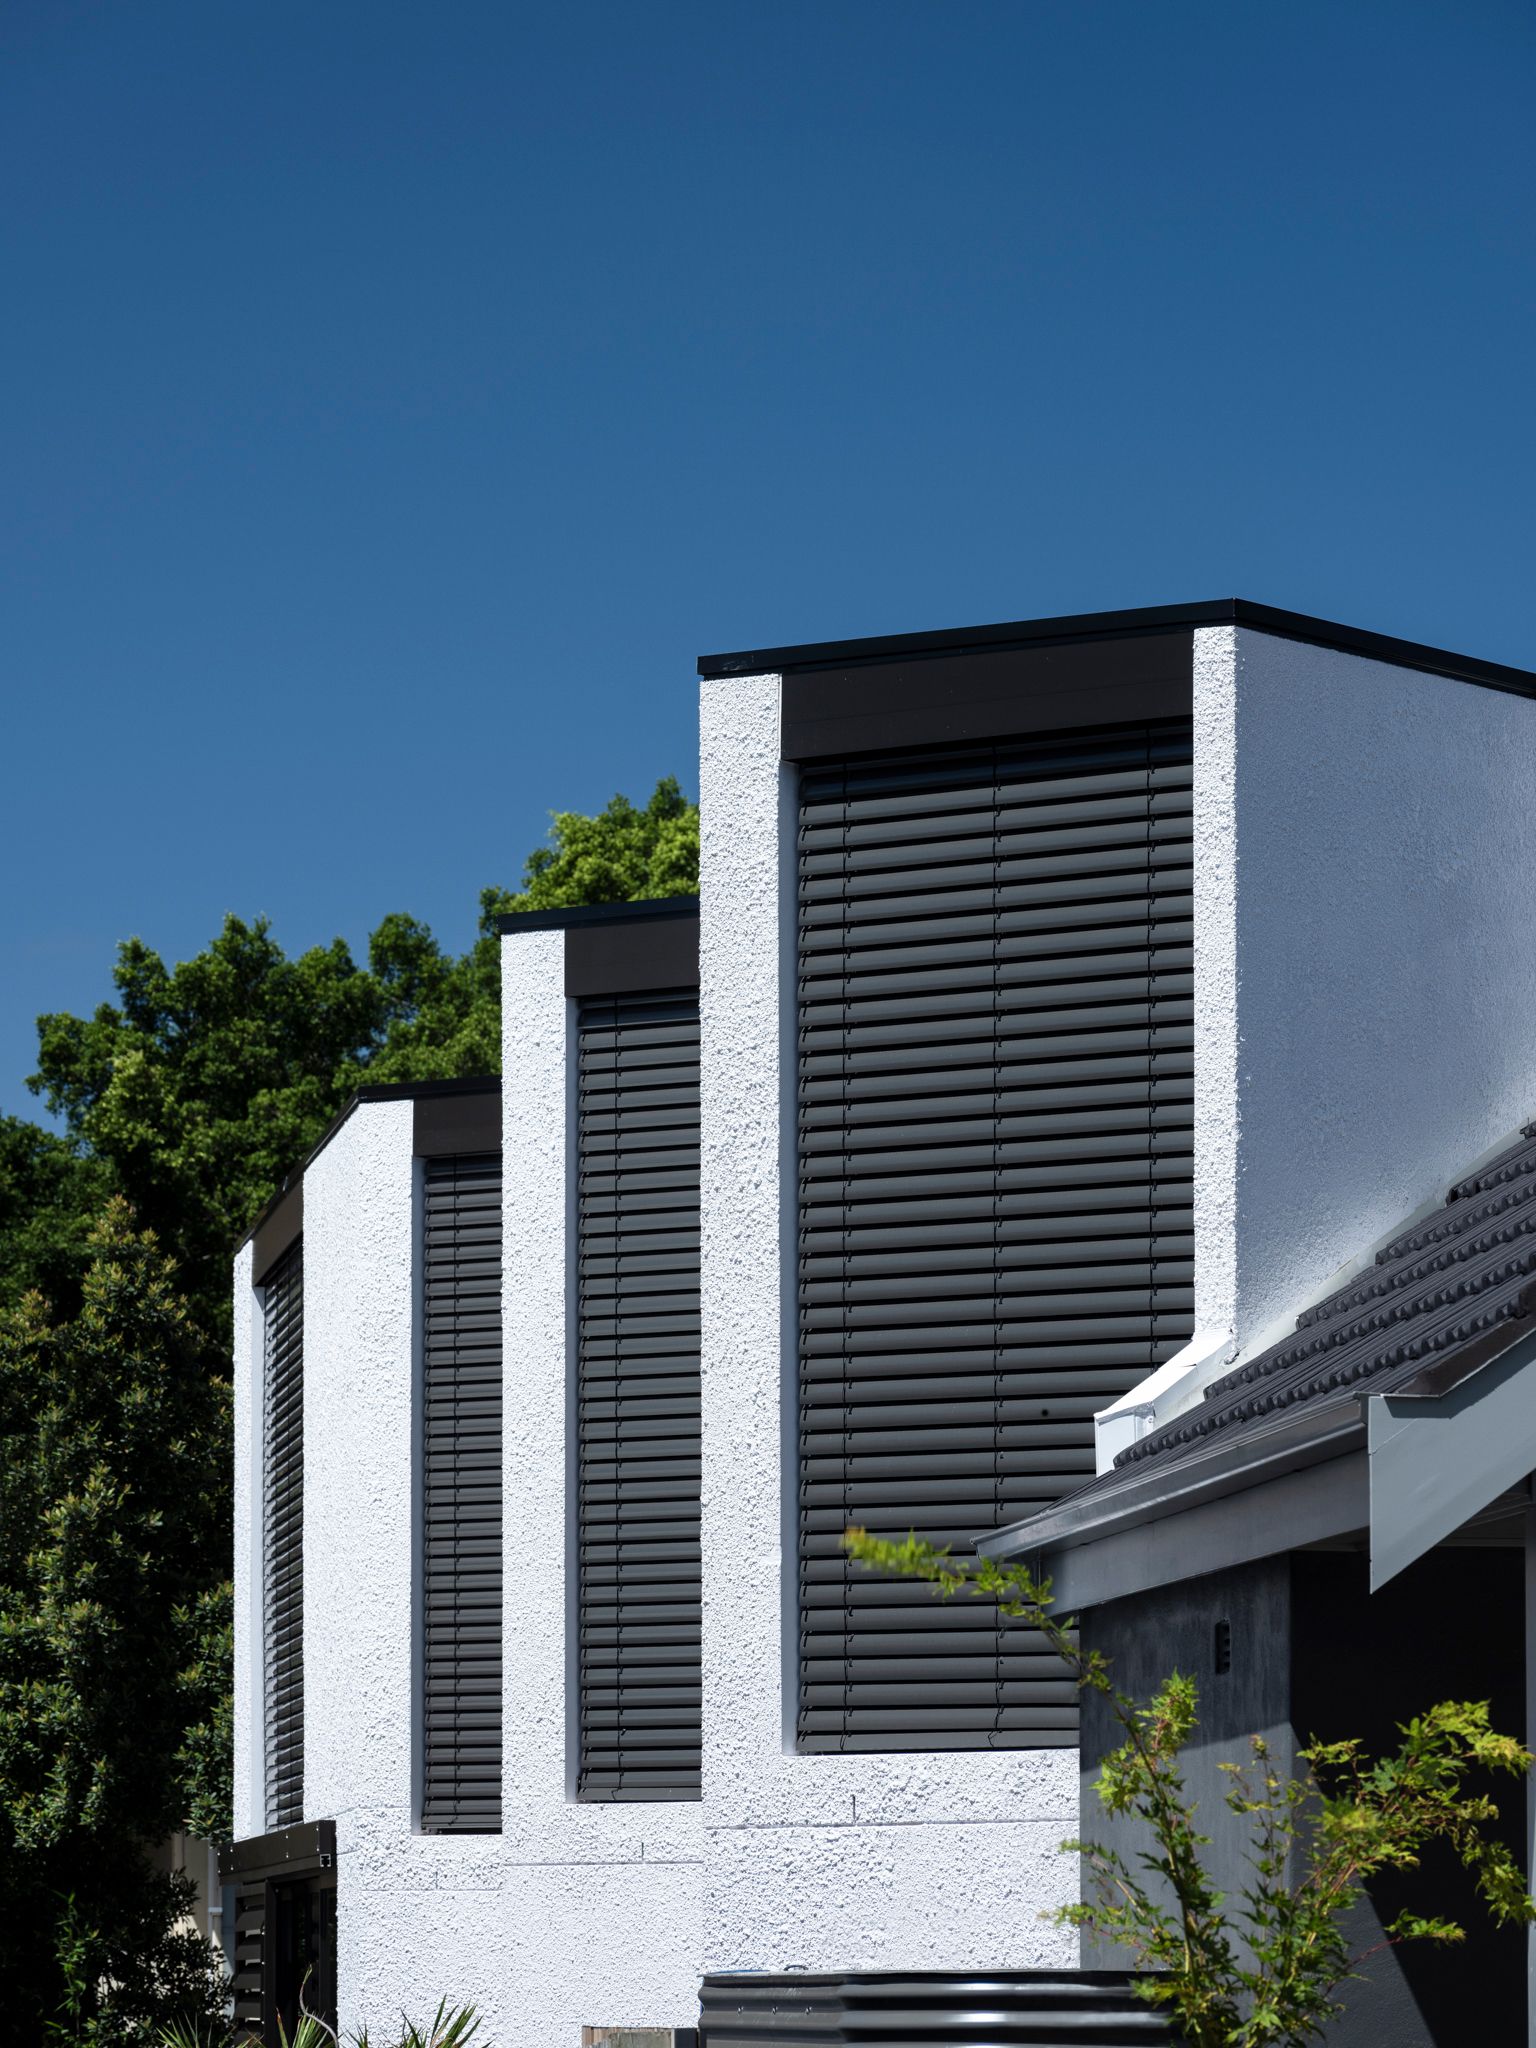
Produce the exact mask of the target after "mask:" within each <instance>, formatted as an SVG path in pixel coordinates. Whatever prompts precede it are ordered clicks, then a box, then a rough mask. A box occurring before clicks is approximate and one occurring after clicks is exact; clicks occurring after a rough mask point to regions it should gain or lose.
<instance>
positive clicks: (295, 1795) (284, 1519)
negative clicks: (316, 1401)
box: [262, 1238, 304, 1828]
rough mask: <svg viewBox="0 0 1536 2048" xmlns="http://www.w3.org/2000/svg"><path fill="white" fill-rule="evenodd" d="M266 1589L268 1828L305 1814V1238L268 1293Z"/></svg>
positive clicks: (271, 1278) (280, 1266)
mask: <svg viewBox="0 0 1536 2048" xmlns="http://www.w3.org/2000/svg"><path fill="white" fill-rule="evenodd" d="M262 1335H263V1345H262V1353H263V1357H262V1400H263V1439H264V1445H265V1452H264V1462H263V1488H262V1492H263V1501H262V1521H263V1538H264V1540H263V1550H264V1552H265V1555H264V1558H263V1586H262V1638H263V1658H264V1671H265V1679H264V1691H265V1698H266V1716H265V1719H266V1726H265V1731H264V1752H265V1771H266V1787H267V1790H266V1803H267V1826H268V1827H270V1828H284V1827H288V1826H290V1825H291V1824H292V1823H293V1822H295V1821H298V1820H302V1819H303V1817H304V1812H303V1808H304V1245H303V1240H302V1238H298V1239H295V1241H294V1243H293V1244H292V1245H291V1246H290V1247H289V1249H288V1250H287V1251H286V1252H284V1254H283V1256H282V1258H281V1259H280V1260H279V1261H278V1263H277V1264H276V1265H275V1266H274V1267H273V1268H272V1270H271V1272H270V1273H268V1275H267V1277H266V1281H265V1283H264V1286H263V1290H262Z"/></svg>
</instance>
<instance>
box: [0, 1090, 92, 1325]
mask: <svg viewBox="0 0 1536 2048" xmlns="http://www.w3.org/2000/svg"><path fill="white" fill-rule="evenodd" d="M110 1186H111V1172H110V1169H109V1168H108V1167H107V1166H106V1165H105V1163H104V1162H103V1161H101V1160H98V1159H94V1158H92V1157H91V1156H90V1154H89V1153H87V1152H86V1151H85V1149H84V1147H83V1146H81V1145H80V1144H79V1142H78V1141H76V1140H74V1139H70V1138H60V1137H58V1136H56V1135H55V1133H54V1132H52V1131H45V1130H43V1129H41V1128H40V1126H38V1125H37V1124H33V1123H28V1122H27V1121H26V1120H25V1118H23V1117H16V1116H0V1306H4V1307H14V1306H15V1304H16V1303H17V1302H19V1301H20V1299H21V1297H22V1295H23V1294H25V1293H26V1292H27V1291H28V1290H29V1289H30V1288H33V1287H37V1288H40V1289H41V1290H42V1291H43V1293H44V1294H46V1295H47V1296H48V1298H49V1300H50V1301H53V1302H56V1303H58V1305H59V1307H60V1308H61V1309H66V1308H69V1307H72V1306H73V1305H74V1302H73V1301H72V1299H71V1296H72V1293H74V1292H75V1291H77V1290H78V1285H79V1271H80V1254H81V1252H82V1250H83V1249H84V1246H85V1240H86V1237H87V1235H88V1233H89V1231H90V1227H91V1221H92V1219H93V1218H94V1217H95V1216H96V1215H97V1214H98V1212H99V1211H100V1208H101V1205H102V1203H103V1202H104V1201H105V1200H106V1198H107V1194H108V1192H109V1190H110Z"/></svg>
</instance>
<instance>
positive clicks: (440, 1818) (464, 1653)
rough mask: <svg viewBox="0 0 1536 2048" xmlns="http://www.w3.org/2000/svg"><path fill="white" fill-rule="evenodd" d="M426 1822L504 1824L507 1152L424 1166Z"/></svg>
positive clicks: (445, 1826) (449, 1826)
mask: <svg viewBox="0 0 1536 2048" xmlns="http://www.w3.org/2000/svg"><path fill="white" fill-rule="evenodd" d="M422 1164H423V1179H424V1188H425V1198H424V1199H425V1216H424V1233H423V1234H424V1239H425V1248H426V1256H425V1263H424V1271H423V1280H422V1310H423V1316H424V1319H425V1333H424V1343H423V1378H424V1386H423V1442H422V1474H423V1487H424V1499H423V1530H424V1539H425V1557H424V1559H423V1570H422V1589H423V1590H422V1624H423V1627H422V1634H423V1674H422V1723H423V1730H424V1739H425V1755H424V1757H423V1760H422V1807H421V1824H422V1827H423V1828H424V1829H426V1830H427V1831H428V1832H429V1833H434V1834H446V1833H457V1834H485V1833H494V1832H495V1831H496V1830H497V1829H498V1828H499V1827H500V1826H501V1158H500V1155H499V1154H498V1153H494V1152H487V1153H477V1154H475V1155H473V1156H468V1155H466V1156H461V1157H456V1158H447V1159H427V1160H424V1161H423V1163H422Z"/></svg>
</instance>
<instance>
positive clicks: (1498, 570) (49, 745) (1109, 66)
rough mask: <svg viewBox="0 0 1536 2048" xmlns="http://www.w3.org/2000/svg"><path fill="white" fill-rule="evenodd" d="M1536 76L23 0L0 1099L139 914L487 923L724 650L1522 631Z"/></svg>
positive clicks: (1214, 8)
mask: <svg viewBox="0 0 1536 2048" xmlns="http://www.w3.org/2000/svg"><path fill="white" fill-rule="evenodd" d="M1533 88H1536V15H1533V13H1532V11H1531V9H1530V8H1529V7H1528V6H1526V5H1524V4H1499V0H1480V4H1479V5H1477V6H1476V7H1467V6H1465V5H1461V6H1454V5H1450V4H1447V5H1433V6H1432V5H1422V4H1420V5H1414V4H1411V0H1395V4H1369V0H1350V4H1344V5H1339V4H1338V0H1329V4H1323V5H1317V4H1287V5H1285V6H1283V7H1282V6H1278V5H1270V6H1257V5H1255V6H1234V5H1232V4H1231V0H1223V4H1220V5H1183V4H1179V0H1164V4H1162V5H1158V6H1149V5H1147V4H1145V0H1092V4H1089V0H1079V4H1076V5H1065V4H1053V5H1036V4H1030V0H1008V4H1000V5H992V4H971V0H927V4H922V5H914V4H908V0H814V4H803V0H772V4H771V5H770V4H766V0H759V4H756V5H748V4H745V0H742V4H738V0H727V4H724V5H722V4H720V0H714V4H712V5H702V4H701V5H691V4H690V5H682V4H672V0H650V4H649V5H647V6H644V7H636V6H634V5H622V6H621V5H616V4H615V5H600V6H594V5H582V4H579V0H578V4H570V0H567V4H565V5H562V6H560V7H559V8H554V7H533V6H523V5H516V4H509V0H495V4H482V0H455V4H454V5H453V6H452V7H428V6H426V5H424V4H421V0H417V4H415V5H410V6H404V5H398V4H391V0H367V4H353V0H322V4H321V5H319V6H316V5H314V4H313V0H306V4H304V5H302V6H300V5H295V4H287V0H266V4H263V5H261V6H256V5H253V4H235V0H215V4H211V5H210V4H209V0H196V4H187V5H179V4H157V0H144V4H139V5H135V6H132V7H101V6H99V5H83V4H71V0H11V4H10V5H9V6H8V7H7V8H6V9H5V10H4V13H3V15H0V192H3V194H4V198H3V201H0V277H3V279H4V317H3V319H0V477H3V486H0V519H3V521H4V532H3V536H0V542H3V544H0V621H3V623H0V663H3V671H0V674H3V681H4V689H3V693H0V702H3V707H4V728H3V736H0V744H3V747H4V759H5V764H6V765H5V776H4V802H3V805H0V832H3V834H4V842H5V844H4V855H5V875H6V881H7V886H6V888H5V891H4V897H3V903H0V960H3V961H4V962H5V973H4V977H3V983H0V987H3V1002H0V1108H3V1109H10V1110H19V1111H23V1112H25V1113H29V1114H35V1113H37V1111H36V1105H35V1102H34V1099H33V1098H32V1097H30V1096H29V1095H28V1094H27V1092H26V1090H25V1088H24V1086H23V1079H24V1076H25V1075H26V1074H27V1072H28V1071H30V1067H31V1063H32V1056H33V1052H34V1049H35V1034H34V1030H33V1018H34V1016H35V1015H36V1013H37V1012H38V1011H40V1010H45V1009H76V1010H79V1009H85V1008H88V1007H90V1006H92V1005H93V1004H94V1003H96V1002H97V1001H100V1000H102V999H103V998H105V997H107V996H108V995H109V994H110V969H111V963H112V958H113V949H114V946H115V944H116V942H117V940H119V939H120V938H122V937H124V936H126V935H128V934H130V933H137V934H139V935H141V936H142V937H143V938H144V939H145V940H146V941H148V942H149V943H150V944H152V945H154V946H156V947H158V948H159V949H160V950H161V951H163V952H164V953H166V954H167V955H168V956H170V957H176V958H179V957H182V956H183V955H185V954H187V953H191V952H195V951H197V950H198V949H199V948H200V947H201V946H202V945H204V944H205V943H206V942H207V940H208V939H209V938H210V937H211V936H212V935H213V933H214V932H215V931H216V929H217V928H218V925H219V923H220V921H221V919H222V917H223V915H224V913H225V911H226V910H235V911H238V912H240V913H241V914H243V915H245V916H253V915H255V914H256V913H258V912H265V913H267V914H269V915H270V916H271V918H272V919H273V922H274V926H275V929H276V932H277V935H278V936H279V938H280V939H281V940H282V941H283V942H284V943H285V944H286V945H287V946H288V947H289V948H290V949H297V948H300V947H303V946H306V945H309V944H312V943H315V942H316V941H321V940H325V939H328V938H330V937H331V936H332V935H333V934H335V933H337V932H340V933H342V934H344V935H345V936H346V937H347V938H348V939H349V940H350V941H351V942H352V943H353V944H354V945H355V946H360V945H361V944H362V943H363V941H364V940H365V938H366V934H367V932H368V930H369V929H370V927H371V926H372V925H374V924H375V923H376V922H377V921H378V919H379V918H380V917H381V916H382V915H383V914H384V913H385V912H386V911H389V910H393V909H406V910H410V911H413V912H414V913H416V914H417V915H418V916H421V917H425V918H427V919H428V920H429V921H430V922H431V923H432V924H433V925H434V927H435V928H436V929H437V930H438V931H439V933H440V935H441V936H442V938H443V939H444V940H445V941H447V942H449V943H451V944H453V945H454V946H462V945H463V944H465V943H467V941H468V939H469V937H470V935H471V933H472V930H473V922H474V913H475V898H476V893H477V891H478V890H479V888H480V886H481V885H482V884H483V883H486V882H492V881H494V882H498V883H511V882H514V881H515V880H516V878H517V876H518V874H519V871H520V868H521V864H522V860H523V858H524V856H525V855H526V853H527V851H528V850H529V848H530V847H531V846H532V845H533V844H534V843H535V842H536V841H537V840H538V839H539V838H540V836H541V834H542V832H543V830H544V828H545V822H546V817H545V814H546V813H547V812H548V811H549V810H550V809H552V808H557V807H558V808H567V807H575V808H581V809H591V808H594V807H596V806H599V805H601V804H602V803H603V802H605V801H606V799H607V798H608V797H609V795H611V794H612V792H613V791H614V790H616V789H623V790H625V791H628V792H631V793H633V794H635V795H636V796H643V795H644V794H645V793H646V792H647V791H648V790H649V789H650V787H651V786H652V784H653V783H654V782H655V780H656V778H657V777H658V776H659V775H662V774H665V773H667V772H674V771H675V772H676V773H678V774H679V775H680V776H681V777H682V778H683V780H684V782H685V784H687V785H688V786H689V787H690V788H692V787H693V786H694V785H693V761H694V756H695V743H696V719H695V699H694V685H693V674H692V663H693V657H694V656H695V654H697V653H699V652H700V651H715V650H718V649H721V648H728V647H738V646H751V645H753V644H763V643H768V642H780V641H788V640H802V639H822V638H830V637H835V636H838V635H843V634H857V633H871V632H895V631H903V630H909V629H919V628H925V627H936V626H946V625H957V624H964V623H970V622H974V621H979V620H987V619H1006V618H1021V617H1029V616H1032V615H1036V614H1042V613H1052V612H1063V611H1077V610H1085V609H1091V608H1094V607H1099V606H1119V605H1136V604H1144V603H1162V602H1173V601H1178V600H1183V599H1187V598H1192V597H1210V596H1223V595H1232V594H1241V595H1244V596H1249V597H1253V598H1257V599H1259V600H1262V601H1264V602H1268V603H1273V604H1280V605H1288V606H1293V607H1296V608H1298V609H1301V610H1306V611H1313V612H1317V613H1321V614H1323V615H1324V616H1328V617H1335V618H1342V619H1346V620H1349V621H1351V622H1353V623H1356V624H1359V625H1363V626H1368V627H1372V628H1375V629H1377V630H1381V631H1385V632H1392V633H1401V634H1405V635H1408V636H1410V637H1413V638H1418V639H1424V640H1429V641H1434V642H1439V643H1442V644H1445V645H1449V646H1452V647H1456V648H1460V649H1463V650H1465V651H1467V652H1470V653H1475V654H1480V655H1485V656H1489V657H1493V658H1497V659H1500V660H1504V661H1509V662H1516V663H1520V664H1524V665H1530V666H1533V667H1536V612H1533V606H1532V600H1531V587H1530V586H1531V568H1532V561H1533V543H1536V493H1533V476H1536V462H1533V456H1536V427H1533V405H1532V385H1533V376H1532V363H1533V337H1536V320H1533V314H1536V206H1533V201H1536V189H1533V188H1536V122H1533V121H1532V119H1531V106H1532V100H1533ZM1533 801H1536V792H1533Z"/></svg>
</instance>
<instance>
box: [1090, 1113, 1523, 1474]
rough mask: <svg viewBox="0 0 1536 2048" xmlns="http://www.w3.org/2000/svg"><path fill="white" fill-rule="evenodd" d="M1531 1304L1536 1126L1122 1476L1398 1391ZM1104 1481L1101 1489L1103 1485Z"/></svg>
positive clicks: (1129, 1454) (1151, 1443)
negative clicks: (1322, 1403) (1313, 1409)
mask: <svg viewBox="0 0 1536 2048" xmlns="http://www.w3.org/2000/svg"><path fill="white" fill-rule="evenodd" d="M1533 1306H1536V1124H1531V1125H1527V1126H1526V1128H1525V1130H1524V1131H1522V1133H1521V1135H1520V1137H1519V1139H1518V1140H1517V1141H1516V1143H1514V1144H1513V1145H1511V1146H1509V1147H1508V1148H1507V1149H1506V1150H1505V1151H1503V1152H1501V1153H1499V1154H1498V1155H1497V1157H1496V1158H1494V1159H1492V1160H1490V1161H1489V1162H1488V1163H1487V1164H1486V1165H1485V1166H1483V1167H1481V1168H1480V1169H1479V1170H1478V1171H1477V1172H1476V1173H1475V1174H1472V1175H1470V1176H1469V1177H1468V1178H1466V1179H1465V1180H1462V1181H1459V1182H1458V1183H1457V1184H1456V1186H1454V1187H1453V1188H1452V1189H1451V1190H1450V1192H1449V1194H1448V1195H1447V1197H1446V1199H1445V1202H1444V1203H1443V1204H1442V1206H1441V1207H1440V1208H1439V1209H1437V1210H1436V1211H1435V1212H1434V1213H1433V1214H1432V1215H1429V1216H1427V1217H1424V1218H1422V1219H1421V1220H1420V1221H1419V1222H1417V1223H1415V1224H1413V1225H1412V1226H1411V1227H1410V1228H1408V1229H1406V1230H1403V1231H1402V1232H1400V1233H1399V1234H1398V1236H1397V1237H1395V1238H1393V1239H1392V1241H1391V1242H1390V1243H1389V1244H1387V1245H1385V1246H1384V1247H1383V1248H1382V1250H1381V1251H1380V1252H1378V1253H1377V1255H1376V1260H1375V1263H1374V1265H1373V1266H1371V1267H1369V1268H1368V1269H1367V1270H1366V1271H1365V1272H1363V1273H1358V1274H1356V1275H1355V1276H1354V1278H1353V1279H1351V1280H1349V1281H1348V1282H1347V1283H1346V1284H1345V1285H1344V1286H1343V1287H1341V1288H1339V1289H1338V1290H1337V1291H1336V1292H1335V1293H1333V1294H1331V1295H1329V1296H1328V1297H1327V1298H1326V1299H1325V1300H1323V1301H1320V1302H1317V1303H1316V1304H1315V1305H1314V1306H1313V1307H1311V1308H1309V1309H1307V1310H1305V1311H1304V1312H1303V1314H1302V1315H1301V1316H1299V1317H1298V1318H1297V1324H1296V1330H1295V1333H1294V1335H1292V1336H1290V1337H1287V1338H1285V1339H1283V1340H1282V1341H1281V1342H1280V1343H1278V1344H1274V1345H1271V1346H1270V1348H1269V1349H1268V1350H1267V1351H1263V1352H1260V1353H1259V1354H1258V1355H1257V1356H1256V1357H1254V1358H1250V1359H1248V1360H1246V1361H1245V1362H1244V1363H1243V1364H1242V1365H1240V1366H1237V1367H1236V1368H1235V1369H1234V1370H1233V1371H1232V1372H1229V1373H1227V1374H1226V1375H1225V1376H1224V1377H1223V1378H1222V1379H1219V1380H1217V1381H1216V1382H1215V1383H1214V1384H1213V1385H1212V1386H1211V1387H1209V1388H1207V1390H1206V1394H1205V1398H1204V1399H1203V1400H1202V1401H1201V1403H1200V1405H1199V1406H1198V1407H1197V1408H1192V1409H1190V1410H1189V1411H1188V1413H1186V1414H1184V1415H1181V1416H1179V1417H1178V1418H1177V1420H1175V1421H1173V1422H1171V1423H1169V1424H1167V1425H1166V1427H1164V1428H1162V1429H1160V1430H1156V1431H1154V1432H1153V1434H1152V1435H1150V1436H1146V1437H1143V1438H1142V1439H1141V1441H1140V1442H1139V1443H1136V1444H1133V1445H1132V1446H1131V1447H1130V1448H1129V1449H1128V1450H1125V1451H1122V1452H1121V1454H1120V1456H1119V1457H1118V1458H1117V1459H1116V1461H1115V1464H1116V1469H1117V1471H1123V1470H1125V1469H1126V1468H1128V1467H1135V1466H1142V1465H1145V1464H1147V1463H1148V1462H1149V1461H1151V1460H1157V1461H1159V1462H1160V1463H1161V1462H1172V1461H1174V1460H1176V1459H1178V1458H1180V1457H1182V1456H1187V1455H1189V1454H1191V1453H1192V1452H1194V1451H1196V1450H1199V1449H1205V1448H1208V1447H1210V1446H1211V1445H1212V1444H1213V1442H1215V1441H1216V1440H1219V1439H1220V1438H1221V1437H1222V1436H1223V1435H1224V1434H1226V1433H1228V1432H1235V1431H1239V1430H1242V1429H1243V1428H1244V1427H1246V1426H1248V1425H1250V1424H1253V1423H1256V1422H1259V1421H1261V1420H1263V1419H1265V1418H1269V1417H1274V1416H1276V1415H1279V1414H1281V1413H1282V1412H1284V1411H1286V1410H1292V1409H1298V1408H1300V1407H1301V1406H1302V1405H1303V1404H1305V1403H1309V1402H1313V1401H1319V1400H1322V1399H1326V1398H1332V1397H1336V1396H1337V1395H1338V1394H1340V1393H1341V1392H1345V1391H1350V1392H1358V1393H1364V1392H1370V1393H1388V1392H1391V1391H1392V1390H1393V1389H1394V1388H1396V1387H1398V1386H1401V1385H1402V1384H1404V1383H1406V1382H1407V1381H1408V1380H1411V1379H1414V1378H1416V1377H1417V1376H1418V1374H1419V1373H1420V1372H1422V1371H1423V1370H1424V1369H1425V1367H1427V1366H1430V1365H1449V1364H1451V1363H1452V1361H1454V1359H1455V1356H1456V1354H1457V1352H1458V1351H1460V1350H1461V1349H1462V1348H1463V1347H1465V1346H1468V1345H1470V1344H1472V1343H1474V1342H1475V1341H1477V1340H1478V1339H1479V1338H1483V1337H1485V1336H1486V1335H1487V1334H1488V1333H1489V1332H1490V1331H1492V1330H1494V1329H1495V1328H1496V1326H1497V1325H1498V1324H1499V1323H1501V1322H1504V1321H1507V1320H1511V1319H1518V1318H1519V1317H1521V1316H1524V1315H1526V1314H1528V1313H1529V1312H1530V1310H1531V1309H1532V1307H1533ZM1513 1334H1514V1333H1513V1332H1511V1335H1512V1336H1513ZM1107 1480H1108V1475H1106V1479H1101V1480H1098V1481H1096V1482H1094V1485H1095V1486H1097V1487H1106V1483H1107ZM1109 1483H1112V1482H1109ZM1090 1491H1092V1488H1084V1489H1083V1492H1084V1493H1085V1494H1086V1493H1088V1492H1090ZM1081 1497H1082V1496H1081V1495H1075V1496H1073V1498H1074V1500H1076V1499H1080V1498H1081Z"/></svg>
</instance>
